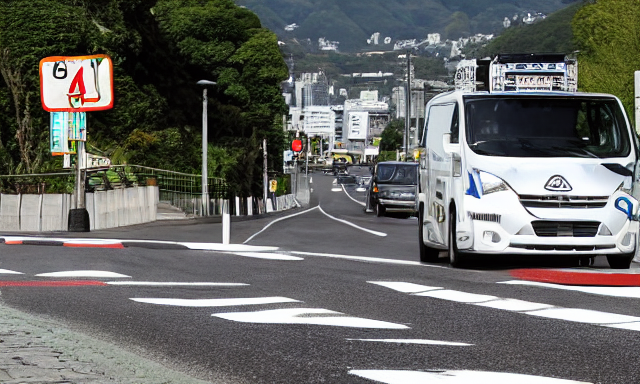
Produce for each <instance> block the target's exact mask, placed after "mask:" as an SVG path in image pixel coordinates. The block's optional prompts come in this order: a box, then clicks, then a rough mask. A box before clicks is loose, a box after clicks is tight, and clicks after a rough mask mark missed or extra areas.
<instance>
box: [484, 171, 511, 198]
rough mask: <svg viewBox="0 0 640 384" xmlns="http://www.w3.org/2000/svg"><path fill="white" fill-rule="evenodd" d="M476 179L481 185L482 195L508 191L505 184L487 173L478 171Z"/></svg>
mask: <svg viewBox="0 0 640 384" xmlns="http://www.w3.org/2000/svg"><path fill="white" fill-rule="evenodd" d="M478 177H479V178H480V182H481V183H482V194H483V195H488V194H490V193H494V192H500V191H507V190H509V187H508V186H507V183H505V182H504V180H502V179H501V178H499V177H498V176H495V175H492V174H490V173H487V172H483V171H478Z"/></svg>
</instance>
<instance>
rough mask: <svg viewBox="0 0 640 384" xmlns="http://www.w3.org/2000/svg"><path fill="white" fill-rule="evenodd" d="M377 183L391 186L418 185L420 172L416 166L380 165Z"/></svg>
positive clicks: (409, 164)
mask: <svg viewBox="0 0 640 384" xmlns="http://www.w3.org/2000/svg"><path fill="white" fill-rule="evenodd" d="M376 181H377V182H379V183H389V184H411V185H414V184H417V183H418V172H417V167H416V165H415V164H411V163H408V164H406V165H405V164H379V165H378V170H377V175H376Z"/></svg>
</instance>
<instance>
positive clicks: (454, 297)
mask: <svg viewBox="0 0 640 384" xmlns="http://www.w3.org/2000/svg"><path fill="white" fill-rule="evenodd" d="M415 295H416V296H428V297H433V298H436V299H443V300H448V301H456V302H458V303H467V304H475V303H483V302H486V301H492V300H498V298H497V297H495V296H489V295H479V294H477V293H468V292H461V291H454V290H450V289H438V290H433V291H428V292H420V293H416V294H415Z"/></svg>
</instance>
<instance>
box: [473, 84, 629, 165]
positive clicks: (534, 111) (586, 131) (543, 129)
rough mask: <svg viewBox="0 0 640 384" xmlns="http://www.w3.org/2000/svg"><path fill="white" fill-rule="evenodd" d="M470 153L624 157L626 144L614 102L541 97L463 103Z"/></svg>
mask: <svg viewBox="0 0 640 384" xmlns="http://www.w3.org/2000/svg"><path fill="white" fill-rule="evenodd" d="M465 110H466V116H465V118H466V136H467V143H468V145H469V147H470V148H471V150H472V151H474V152H475V153H477V154H480V155H488V156H505V157H592V158H605V157H626V156H628V155H629V152H630V150H631V142H630V140H629V134H628V131H627V128H626V124H625V119H624V115H623V113H622V111H621V109H620V107H619V105H618V103H617V101H616V100H615V99H612V98H596V97H590V98H586V97H574V98H558V97H544V96H527V97H514V96H510V97H504V96H499V97H487V96H484V97H483V98H468V99H466V100H465Z"/></svg>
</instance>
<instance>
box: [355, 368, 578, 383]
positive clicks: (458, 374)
mask: <svg viewBox="0 0 640 384" xmlns="http://www.w3.org/2000/svg"><path fill="white" fill-rule="evenodd" d="M349 373H350V374H352V375H355V376H359V377H362V378H365V379H370V380H374V381H376V382H380V383H384V384H424V383H442V384H462V383H473V384H512V383H518V384H590V383H587V382H584V381H573V380H564V379H555V378H551V377H542V376H531V375H522V374H517V373H505V372H486V371H444V370H437V371H433V372H428V371H427V372H421V371H405V370H356V369H354V370H351V371H349Z"/></svg>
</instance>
